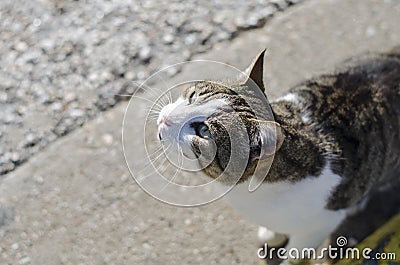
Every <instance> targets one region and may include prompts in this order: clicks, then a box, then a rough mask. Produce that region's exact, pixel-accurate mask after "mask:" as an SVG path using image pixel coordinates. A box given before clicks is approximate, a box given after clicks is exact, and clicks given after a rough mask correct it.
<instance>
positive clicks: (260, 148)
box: [157, 51, 284, 183]
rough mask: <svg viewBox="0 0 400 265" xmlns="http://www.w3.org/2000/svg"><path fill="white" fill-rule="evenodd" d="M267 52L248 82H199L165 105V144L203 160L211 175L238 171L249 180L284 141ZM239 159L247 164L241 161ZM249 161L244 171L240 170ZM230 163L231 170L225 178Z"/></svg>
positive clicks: (161, 120) (162, 137) (257, 61)
mask: <svg viewBox="0 0 400 265" xmlns="http://www.w3.org/2000/svg"><path fill="white" fill-rule="evenodd" d="M264 52H265V51H263V52H261V53H260V54H259V55H258V56H257V57H256V59H255V60H254V62H253V63H252V64H251V65H250V66H249V68H248V69H247V70H246V76H247V77H246V78H245V79H244V80H242V81H236V82H213V81H201V82H197V83H196V84H195V85H193V86H191V87H189V88H188V89H186V91H184V92H183V93H182V95H181V96H180V97H179V98H178V99H177V100H176V101H175V102H174V103H172V104H168V105H167V106H165V107H164V108H162V110H161V112H160V114H159V117H158V120H157V124H158V137H159V139H160V140H161V141H162V142H164V143H165V142H169V143H170V144H171V143H172V144H173V145H176V146H178V149H180V150H181V151H182V154H183V155H185V156H186V157H189V158H191V159H197V160H198V163H199V165H200V166H201V168H202V170H203V172H204V173H205V174H206V175H208V176H209V177H211V178H214V179H218V180H220V181H221V182H224V183H229V178H230V177H229V176H231V175H235V174H236V177H237V174H240V176H239V177H240V181H244V180H246V179H247V178H248V177H249V176H251V175H252V173H253V172H254V169H255V168H256V166H257V163H259V162H260V161H263V160H265V159H266V158H268V157H271V156H272V155H273V154H274V152H276V151H277V150H278V149H279V147H280V146H281V144H282V142H283V140H284V137H283V134H282V131H281V128H280V126H279V124H277V123H276V122H274V121H273V116H272V112H271V111H270V106H269V103H268V99H267V97H266V95H265V94H264V91H265V89H264V84H263V58H264ZM233 153H234V154H233ZM239 159H240V160H241V162H242V163H238V162H239V161H235V160H239ZM232 160H233V161H232ZM243 160H244V161H245V168H244V172H243V171H240V169H239V168H238V167H239V164H241V165H243ZM228 165H230V166H229V170H230V172H227V171H225V173H226V176H227V177H225V178H221V174H222V172H224V170H226V169H227V167H228ZM242 168H243V167H242ZM236 171H240V173H238V172H236ZM236 179H237V178H236Z"/></svg>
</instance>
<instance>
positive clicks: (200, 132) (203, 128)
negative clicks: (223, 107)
mask: <svg viewBox="0 0 400 265" xmlns="http://www.w3.org/2000/svg"><path fill="white" fill-rule="evenodd" d="M196 134H197V136H200V137H201V138H205V139H208V138H211V134H210V130H209V129H208V126H207V125H205V124H204V123H201V124H200V125H199V126H198V127H197V128H196Z"/></svg>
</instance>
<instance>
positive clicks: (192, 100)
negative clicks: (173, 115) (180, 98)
mask: <svg viewBox="0 0 400 265" xmlns="http://www.w3.org/2000/svg"><path fill="white" fill-rule="evenodd" d="M196 98H197V96H196V92H192V94H190V96H189V104H192V103H193V102H195V100H196Z"/></svg>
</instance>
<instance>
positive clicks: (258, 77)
mask: <svg viewBox="0 0 400 265" xmlns="http://www.w3.org/2000/svg"><path fill="white" fill-rule="evenodd" d="M264 54H265V49H264V50H263V51H262V52H260V53H259V54H258V55H257V57H256V58H255V59H254V61H253V63H252V64H250V66H249V67H247V69H246V71H245V73H246V75H247V79H246V81H245V84H251V83H252V82H254V83H255V84H256V85H257V86H258V87H259V88H260V89H261V91H262V92H264V90H265V88H264V82H263V74H264Z"/></svg>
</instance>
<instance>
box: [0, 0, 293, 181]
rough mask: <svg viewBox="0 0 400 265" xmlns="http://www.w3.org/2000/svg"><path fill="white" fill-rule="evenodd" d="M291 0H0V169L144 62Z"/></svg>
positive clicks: (208, 43)
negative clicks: (215, 0) (216, 0)
mask: <svg viewBox="0 0 400 265" xmlns="http://www.w3.org/2000/svg"><path fill="white" fill-rule="evenodd" d="M296 2H298V1H293V0H291V1H285V0H258V1H228V0H223V1H218V2H214V1H201V2H198V1H181V0H180V1H178V0H175V1H155V0H145V1H125V0H114V1H106V0H100V1H61V0H34V1H22V0H2V1H0V25H1V31H0V39H1V45H0V67H1V71H0V108H1V112H0V126H1V130H0V175H2V174H5V173H7V172H9V171H12V170H13V169H14V168H15V167H16V166H18V165H20V164H21V163H23V162H24V161H26V160H27V159H28V158H29V157H30V156H32V155H33V154H35V153H36V152H37V151H38V150H40V149H42V148H43V147H45V146H46V145H48V144H49V143H50V142H52V141H54V140H55V139H57V138H58V137H60V136H63V135H66V134H67V133H69V132H70V131H72V130H73V129H74V128H76V127H78V126H81V125H82V124H83V123H85V122H86V121H87V120H89V119H91V118H93V117H94V116H95V115H96V114H97V113H98V112H99V111H103V110H106V109H108V108H110V107H112V106H113V105H115V103H116V102H117V101H119V100H121V99H123V98H124V97H121V96H116V94H129V93H132V91H133V89H134V87H135V84H137V83H140V81H141V80H144V79H145V78H147V77H148V76H149V75H150V74H152V73H153V72H155V71H157V70H159V69H161V68H163V67H165V66H168V65H171V64H174V63H177V62H181V61H184V60H188V59H190V58H191V56H192V55H193V54H196V53H200V52H204V51H206V50H208V49H210V48H211V47H212V46H213V45H214V44H215V43H218V42H221V41H226V40H231V39H233V38H235V37H236V36H237V35H238V34H239V33H240V32H241V31H244V30H248V29H252V28H256V27H260V26H262V25H263V24H264V23H265V22H266V20H267V19H268V18H269V17H270V16H271V15H273V14H274V13H275V12H277V11H279V10H284V9H285V8H287V7H288V6H289V5H290V4H293V3H296ZM168 74H169V75H171V76H173V75H175V74H176V71H175V72H169V73H168ZM125 98H126V97H125Z"/></svg>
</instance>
